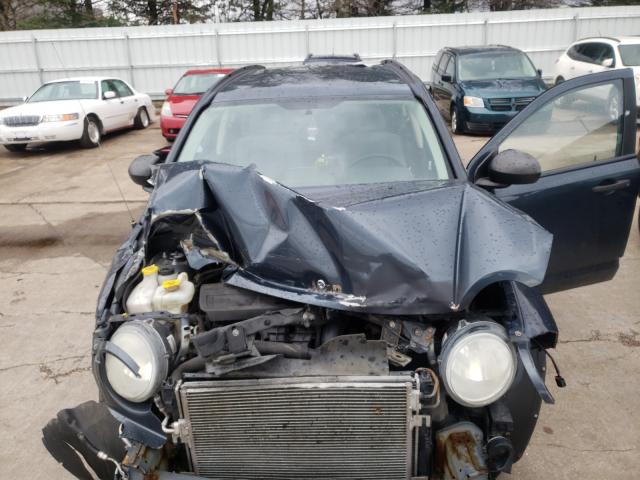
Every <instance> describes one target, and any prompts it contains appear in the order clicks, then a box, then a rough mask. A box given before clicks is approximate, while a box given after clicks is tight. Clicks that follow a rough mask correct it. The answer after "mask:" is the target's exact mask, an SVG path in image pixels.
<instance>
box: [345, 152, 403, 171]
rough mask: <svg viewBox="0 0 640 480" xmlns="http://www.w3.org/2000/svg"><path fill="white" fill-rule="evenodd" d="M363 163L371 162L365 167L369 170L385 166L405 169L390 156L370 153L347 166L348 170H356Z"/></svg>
mask: <svg viewBox="0 0 640 480" xmlns="http://www.w3.org/2000/svg"><path fill="white" fill-rule="evenodd" d="M364 162H371V163H369V164H368V165H367V167H369V168H371V167H373V166H378V167H379V166H385V165H393V166H394V167H398V168H406V165H404V164H403V163H402V162H401V161H400V160H398V159H397V158H395V157H392V156H391V155H385V154H384V153H371V154H369V155H365V156H364V157H360V158H359V159H358V160H356V161H355V162H353V163H352V164H351V165H349V167H348V168H349V169H350V170H351V169H352V168H356V167H357V166H358V165H360V164H361V163H364Z"/></svg>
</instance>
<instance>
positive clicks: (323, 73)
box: [214, 64, 413, 103]
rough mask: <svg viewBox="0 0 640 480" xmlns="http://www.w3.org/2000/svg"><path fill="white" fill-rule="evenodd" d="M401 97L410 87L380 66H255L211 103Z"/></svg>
mask: <svg viewBox="0 0 640 480" xmlns="http://www.w3.org/2000/svg"><path fill="white" fill-rule="evenodd" d="M366 96H369V97H372V96H373V97H380V96H385V97H394V98H398V97H404V98H413V95H412V93H411V89H410V88H409V85H407V84H406V83H405V82H404V81H403V80H402V79H401V78H400V77H399V76H398V74H396V73H395V72H393V71H392V70H391V69H390V68H387V67H385V66H383V65H373V66H365V65H362V64H357V65H353V64H352V65H350V64H336V65H324V64H323V65H303V66H296V67H280V68H265V69H255V70H253V71H250V72H247V73H246V74H244V75H242V76H240V77H238V78H235V79H232V80H231V82H230V83H228V84H227V85H225V86H224V88H223V89H222V90H221V91H219V92H218V93H217V94H216V97H215V100H214V102H216V103H219V102H226V101H241V100H265V99H281V98H297V99H303V98H310V97H313V98H321V97H333V98H336V97H366Z"/></svg>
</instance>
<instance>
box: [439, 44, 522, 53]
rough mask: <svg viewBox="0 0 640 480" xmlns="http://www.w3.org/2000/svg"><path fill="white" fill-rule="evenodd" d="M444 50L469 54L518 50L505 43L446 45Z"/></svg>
mask: <svg viewBox="0 0 640 480" xmlns="http://www.w3.org/2000/svg"><path fill="white" fill-rule="evenodd" d="M445 50H448V51H450V52H453V53H457V54H458V55H471V54H474V53H486V52H505V51H514V52H519V51H520V50H518V49H517V48H514V47H509V46H507V45H467V46H462V47H446V48H445Z"/></svg>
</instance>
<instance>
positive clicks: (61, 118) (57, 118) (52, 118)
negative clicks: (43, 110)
mask: <svg viewBox="0 0 640 480" xmlns="http://www.w3.org/2000/svg"><path fill="white" fill-rule="evenodd" d="M79 118H80V114H79V113H59V114H55V115H43V117H42V121H43V122H67V121H69V120H78V119H79Z"/></svg>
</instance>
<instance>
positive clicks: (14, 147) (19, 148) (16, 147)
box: [4, 143, 27, 153]
mask: <svg viewBox="0 0 640 480" xmlns="http://www.w3.org/2000/svg"><path fill="white" fill-rule="evenodd" d="M4 148H6V149H7V150H9V151H10V152H12V153H20V152H24V151H25V150H26V149H27V144H26V143H11V144H9V145H5V146H4Z"/></svg>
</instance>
